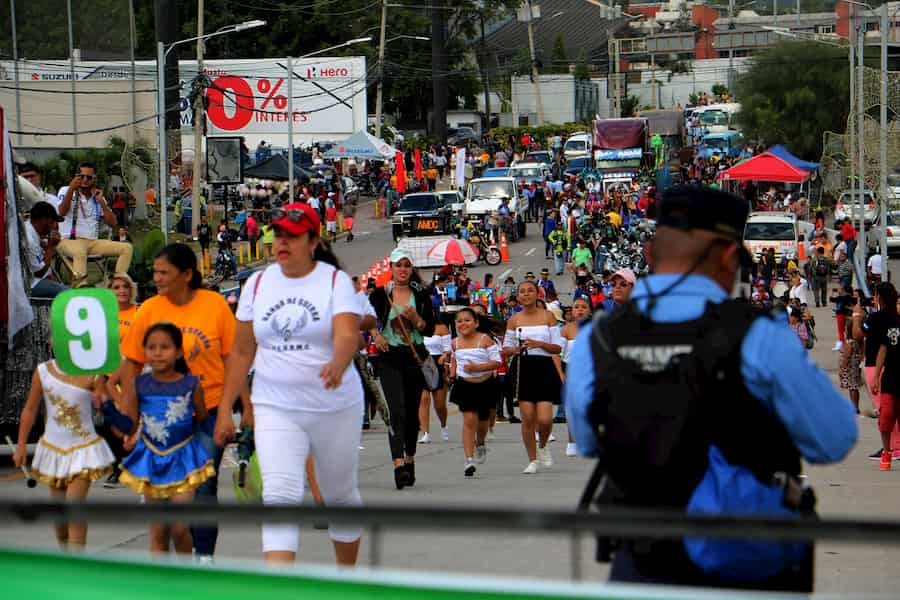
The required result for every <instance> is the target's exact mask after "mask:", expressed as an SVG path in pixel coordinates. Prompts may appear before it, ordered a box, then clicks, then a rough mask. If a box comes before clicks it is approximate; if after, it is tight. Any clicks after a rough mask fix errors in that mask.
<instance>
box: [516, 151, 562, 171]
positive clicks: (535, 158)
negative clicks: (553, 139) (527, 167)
mask: <svg viewBox="0 0 900 600" xmlns="http://www.w3.org/2000/svg"><path fill="white" fill-rule="evenodd" d="M518 162H519V163H537V164H539V165H547V167H548V168H549V167H550V165H552V164H553V153H552V152H550V151H549V150H535V151H534V152H529V153H528V154H526V155H525V157H524V158H522V159H521V160H519V161H518ZM513 166H515V165H513Z"/></svg>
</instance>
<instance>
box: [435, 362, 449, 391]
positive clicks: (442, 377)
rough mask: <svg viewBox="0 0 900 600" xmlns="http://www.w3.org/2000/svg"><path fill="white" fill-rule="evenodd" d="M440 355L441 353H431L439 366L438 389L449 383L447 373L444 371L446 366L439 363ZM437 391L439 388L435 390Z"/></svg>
mask: <svg viewBox="0 0 900 600" xmlns="http://www.w3.org/2000/svg"><path fill="white" fill-rule="evenodd" d="M440 357H441V355H440V354H432V355H431V358H433V359H434V364H436V365H437V368H438V386H437V389H438V390H439V389H441V388H443V387H444V386H445V385H447V375H446V374H445V373H444V367H443V365H440V364H438V359H439V358H440ZM435 391H437V390H435Z"/></svg>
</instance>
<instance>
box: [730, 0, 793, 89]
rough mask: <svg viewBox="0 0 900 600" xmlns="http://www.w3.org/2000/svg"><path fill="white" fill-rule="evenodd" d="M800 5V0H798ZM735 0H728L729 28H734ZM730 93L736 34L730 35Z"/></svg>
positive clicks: (732, 85)
mask: <svg viewBox="0 0 900 600" xmlns="http://www.w3.org/2000/svg"><path fill="white" fill-rule="evenodd" d="M797 5H798V6H799V5H800V0H797ZM734 28H735V27H734V0H728V30H729V31H733V30H734ZM728 93H729V94H731V96H732V97H733V96H734V36H733V35H730V36H728Z"/></svg>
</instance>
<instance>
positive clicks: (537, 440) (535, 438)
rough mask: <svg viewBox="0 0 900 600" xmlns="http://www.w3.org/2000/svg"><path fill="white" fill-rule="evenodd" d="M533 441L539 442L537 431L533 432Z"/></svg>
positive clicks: (539, 437) (539, 436)
mask: <svg viewBox="0 0 900 600" xmlns="http://www.w3.org/2000/svg"><path fill="white" fill-rule="evenodd" d="M534 441H536V442H539V441H541V434H539V433H538V432H537V431H535V432H534Z"/></svg>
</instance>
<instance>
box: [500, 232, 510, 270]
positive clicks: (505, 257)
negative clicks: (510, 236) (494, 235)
mask: <svg viewBox="0 0 900 600" xmlns="http://www.w3.org/2000/svg"><path fill="white" fill-rule="evenodd" d="M500 261H501V262H509V248H507V247H506V234H505V233H504V232H502V231H501V232H500Z"/></svg>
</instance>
